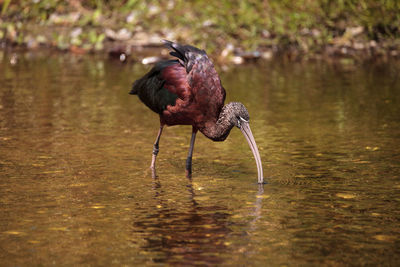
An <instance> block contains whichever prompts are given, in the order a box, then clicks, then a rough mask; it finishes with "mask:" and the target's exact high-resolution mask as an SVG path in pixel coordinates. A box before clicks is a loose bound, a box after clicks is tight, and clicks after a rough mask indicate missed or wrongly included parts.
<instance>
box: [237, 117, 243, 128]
mask: <svg viewBox="0 0 400 267" xmlns="http://www.w3.org/2000/svg"><path fill="white" fill-rule="evenodd" d="M241 126H242V124H241V119H240V117H239V118H238V121H237V127H238V128H240V127H241Z"/></svg>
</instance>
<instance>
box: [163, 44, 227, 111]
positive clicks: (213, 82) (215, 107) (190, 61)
mask: <svg viewBox="0 0 400 267" xmlns="http://www.w3.org/2000/svg"><path fill="white" fill-rule="evenodd" d="M164 44H165V46H166V47H168V48H169V49H171V50H172V52H170V54H171V55H172V56H175V57H177V58H178V60H179V63H180V64H181V65H182V67H184V68H185V70H186V74H187V75H186V77H185V78H186V81H187V86H188V87H187V88H188V89H189V91H188V92H187V93H188V94H189V95H190V97H191V99H190V100H192V101H194V102H196V103H197V106H198V109H200V110H199V111H200V112H201V113H202V114H203V115H204V116H205V117H210V118H211V117H213V116H216V117H218V114H219V113H220V111H221V109H222V107H223V104H224V101H225V95H226V93H225V89H224V88H223V87H222V84H221V80H220V78H219V76H218V74H217V71H216V70H215V68H214V65H213V63H212V61H211V60H210V59H209V58H208V56H207V54H206V52H205V51H204V50H201V49H198V48H196V47H193V46H190V45H181V44H178V43H174V42H171V41H167V40H164ZM181 72H182V71H181ZM182 75H183V74H182ZM185 88H186V87H185ZM173 109H174V110H177V107H173Z"/></svg>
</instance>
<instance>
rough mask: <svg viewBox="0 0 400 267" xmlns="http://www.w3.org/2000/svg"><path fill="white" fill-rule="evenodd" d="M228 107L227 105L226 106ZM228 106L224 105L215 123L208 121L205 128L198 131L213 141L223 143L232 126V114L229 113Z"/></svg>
mask: <svg viewBox="0 0 400 267" xmlns="http://www.w3.org/2000/svg"><path fill="white" fill-rule="evenodd" d="M228 105H229V104H228ZM228 105H225V106H224V107H223V108H222V110H221V112H220V114H219V117H218V119H217V120H216V121H208V122H206V123H205V125H204V126H205V127H204V128H203V129H200V131H201V132H202V133H203V134H204V135H205V136H207V137H208V138H210V139H211V140H213V141H224V140H225V139H226V138H227V137H228V135H229V133H230V131H231V129H232V128H233V126H235V124H234V119H233V117H232V116H233V114H232V113H231V112H230V109H229V108H228Z"/></svg>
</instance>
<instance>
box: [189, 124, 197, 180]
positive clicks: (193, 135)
mask: <svg viewBox="0 0 400 267" xmlns="http://www.w3.org/2000/svg"><path fill="white" fill-rule="evenodd" d="M196 133H197V129H196V128H194V127H193V128H192V138H191V139H190V147H189V154H188V157H187V159H186V177H187V178H192V155H193V148H194V141H195V140H196Z"/></svg>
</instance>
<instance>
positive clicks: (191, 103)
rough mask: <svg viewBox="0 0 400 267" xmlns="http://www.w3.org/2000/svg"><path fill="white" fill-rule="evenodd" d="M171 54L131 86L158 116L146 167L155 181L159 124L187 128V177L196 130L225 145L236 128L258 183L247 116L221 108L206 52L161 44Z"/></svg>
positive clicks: (238, 108) (220, 91)
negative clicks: (246, 146) (247, 149)
mask: <svg viewBox="0 0 400 267" xmlns="http://www.w3.org/2000/svg"><path fill="white" fill-rule="evenodd" d="M164 43H165V45H166V46H167V47H168V48H170V49H171V50H173V51H172V52H171V55H172V56H175V57H176V58H177V59H175V60H167V61H162V62H159V63H157V64H156V65H155V66H154V67H153V68H152V69H151V70H150V71H149V72H148V73H147V74H146V75H145V76H143V77H142V78H141V79H139V80H137V81H135V82H134V84H133V88H132V90H131V92H130V93H131V94H136V95H138V96H139V98H140V100H142V102H143V103H145V104H146V106H148V107H149V108H150V109H151V110H153V111H154V112H156V113H158V114H159V115H160V130H159V132H158V135H157V138H156V142H155V143H154V149H153V157H152V162H151V166H150V168H151V169H152V175H153V177H155V176H156V172H155V169H156V167H155V162H156V157H157V154H158V151H159V141H160V136H161V133H162V130H163V127H164V125H168V126H171V125H191V126H192V138H191V141H190V148H189V154H188V157H187V160H186V176H187V177H191V174H192V154H193V147H194V142H195V138H196V133H197V131H200V132H202V133H203V134H204V135H205V136H206V137H208V138H210V139H211V140H213V141H224V140H225V139H226V138H227V137H228V135H229V133H230V131H231V129H232V128H233V127H234V126H236V127H238V128H239V129H240V130H241V131H242V133H243V134H244V136H245V137H246V140H247V142H248V143H249V145H250V148H251V150H252V152H253V155H254V158H255V160H256V164H257V170H258V183H260V184H261V183H263V170H262V165H261V159H260V154H259V153H258V148H257V145H256V142H255V140H254V137H253V134H252V132H251V130H250V127H249V113H248V111H247V109H246V108H245V107H244V105H243V104H241V103H238V102H231V103H229V104H227V105H225V106H224V101H225V89H224V88H223V87H222V85H221V81H220V78H219V76H218V74H217V72H216V70H215V68H214V65H213V63H212V62H211V60H210V59H209V58H208V56H207V54H206V52H205V51H203V50H200V49H198V48H196V47H193V46H190V45H180V44H177V43H173V42H170V41H164Z"/></svg>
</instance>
